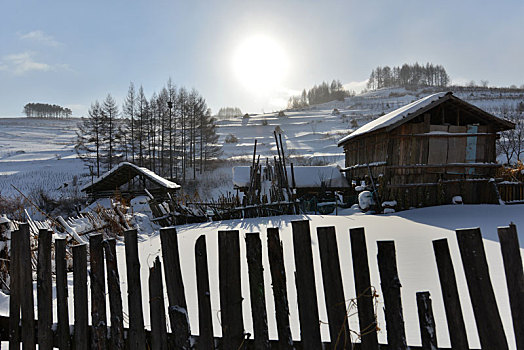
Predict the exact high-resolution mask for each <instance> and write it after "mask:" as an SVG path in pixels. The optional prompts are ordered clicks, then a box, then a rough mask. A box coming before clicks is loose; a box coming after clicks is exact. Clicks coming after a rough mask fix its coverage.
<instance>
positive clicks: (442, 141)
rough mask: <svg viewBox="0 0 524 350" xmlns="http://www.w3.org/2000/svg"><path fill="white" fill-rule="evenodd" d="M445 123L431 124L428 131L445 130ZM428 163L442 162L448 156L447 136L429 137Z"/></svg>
mask: <svg viewBox="0 0 524 350" xmlns="http://www.w3.org/2000/svg"><path fill="white" fill-rule="evenodd" d="M447 131H448V126H447V125H431V126H430V132H447ZM428 144H429V153H428V164H444V163H446V161H447V158H448V138H447V137H445V136H443V137H430V138H429V140H428Z"/></svg>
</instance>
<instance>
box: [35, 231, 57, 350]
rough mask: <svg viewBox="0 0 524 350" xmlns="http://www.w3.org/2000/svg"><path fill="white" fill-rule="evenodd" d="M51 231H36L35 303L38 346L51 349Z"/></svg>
mask: <svg viewBox="0 0 524 350" xmlns="http://www.w3.org/2000/svg"><path fill="white" fill-rule="evenodd" d="M52 235H53V231H50V230H47V229H40V230H39V231H38V262H37V267H36V274H37V282H36V289H37V305H38V348H39V349H42V350H48V349H53V331H52V329H51V327H52V326H53V284H52V278H51V276H52V271H51V243H52V242H51V241H52Z"/></svg>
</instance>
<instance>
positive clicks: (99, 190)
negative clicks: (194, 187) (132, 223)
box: [82, 162, 180, 200]
mask: <svg viewBox="0 0 524 350" xmlns="http://www.w3.org/2000/svg"><path fill="white" fill-rule="evenodd" d="M179 188H180V185H178V184H176V183H174V182H172V181H169V180H167V179H164V178H163V177H161V176H159V175H157V174H155V173H154V172H152V171H151V170H149V169H147V168H142V167H139V166H137V165H135V164H132V163H128V162H123V163H120V164H118V165H117V166H116V167H114V168H113V169H111V170H110V171H108V172H107V173H105V174H103V175H102V176H100V177H98V178H97V179H95V180H94V181H93V182H92V183H91V184H89V185H87V186H84V187H83V188H82V192H86V193H87V195H88V197H89V199H90V200H96V199H99V198H108V197H112V196H114V195H115V194H116V193H119V195H121V196H122V197H124V198H133V197H136V196H143V195H145V194H146V193H147V192H146V190H147V191H148V192H149V193H151V194H152V195H153V196H154V197H155V198H156V199H161V200H162V199H167V198H168V194H174V192H175V191H176V190H178V189H179Z"/></svg>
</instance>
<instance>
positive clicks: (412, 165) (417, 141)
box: [338, 92, 514, 208]
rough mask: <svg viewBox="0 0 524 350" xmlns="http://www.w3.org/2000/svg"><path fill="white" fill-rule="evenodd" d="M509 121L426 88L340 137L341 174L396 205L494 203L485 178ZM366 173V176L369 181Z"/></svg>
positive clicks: (492, 190) (489, 178)
mask: <svg viewBox="0 0 524 350" xmlns="http://www.w3.org/2000/svg"><path fill="white" fill-rule="evenodd" d="M512 128H514V124H513V123H511V122H509V121H506V120H503V119H500V118H497V117H495V116H493V115H491V114H489V113H487V112H486V111H483V110H482V109H480V108H478V107H476V106H473V105H472V104H470V103H467V102H465V101H463V100H461V99H459V98H457V97H455V96H453V94H452V93H451V92H447V93H446V92H442V93H437V94H433V95H430V96H426V97H424V98H422V99H420V100H417V101H415V102H412V103H410V104H408V105H406V106H403V107H401V108H399V109H397V110H395V111H392V112H390V113H388V114H386V115H384V116H381V117H379V118H377V119H375V120H373V121H371V122H369V123H368V124H365V125H364V126H362V127H360V128H359V129H357V130H355V131H354V132H353V133H351V134H350V135H348V136H346V137H344V138H343V139H341V140H340V141H339V143H338V145H339V146H342V147H344V153H345V165H346V167H345V168H344V169H342V171H343V172H345V174H346V178H347V179H348V180H349V181H351V180H357V181H361V180H367V183H370V185H371V186H373V184H374V185H375V187H376V189H377V194H378V196H379V198H377V199H378V200H379V201H381V202H383V201H390V200H396V201H397V203H398V207H399V208H409V207H418V206H428V205H438V204H448V203H451V201H452V198H453V197H455V196H461V197H462V199H463V202H464V203H497V202H498V195H497V189H496V186H495V183H494V182H493V181H492V179H494V178H495V176H496V171H497V168H499V167H500V166H501V165H500V164H497V161H496V149H495V143H496V139H497V137H498V135H497V133H498V132H500V131H503V130H508V129H512ZM372 180H373V181H372Z"/></svg>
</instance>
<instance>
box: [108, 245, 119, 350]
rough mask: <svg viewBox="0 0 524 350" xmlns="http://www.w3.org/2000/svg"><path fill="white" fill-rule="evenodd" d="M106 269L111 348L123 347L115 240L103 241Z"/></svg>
mask: <svg viewBox="0 0 524 350" xmlns="http://www.w3.org/2000/svg"><path fill="white" fill-rule="evenodd" d="M104 251H105V255H106V270H107V289H108V291H109V311H110V314H111V349H124V324H123V319H124V316H123V312H122V296H121V294H120V276H119V274H118V266H117V259H116V240H115V239H114V238H112V239H108V240H106V241H105V242H104Z"/></svg>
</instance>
